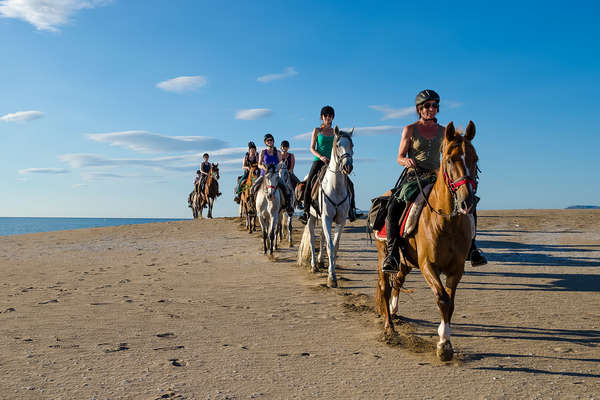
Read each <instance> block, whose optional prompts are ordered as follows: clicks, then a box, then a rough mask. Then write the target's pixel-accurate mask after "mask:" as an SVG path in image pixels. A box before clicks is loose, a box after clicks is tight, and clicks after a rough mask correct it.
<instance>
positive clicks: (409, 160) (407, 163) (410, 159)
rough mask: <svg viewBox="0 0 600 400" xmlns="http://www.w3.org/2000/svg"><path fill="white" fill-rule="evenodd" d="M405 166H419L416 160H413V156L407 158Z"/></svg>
mask: <svg viewBox="0 0 600 400" xmlns="http://www.w3.org/2000/svg"><path fill="white" fill-rule="evenodd" d="M404 166H405V167H406V168H417V164H416V163H415V160H413V159H412V158H405V159H404Z"/></svg>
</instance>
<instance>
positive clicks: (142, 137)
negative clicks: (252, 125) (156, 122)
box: [87, 131, 227, 153]
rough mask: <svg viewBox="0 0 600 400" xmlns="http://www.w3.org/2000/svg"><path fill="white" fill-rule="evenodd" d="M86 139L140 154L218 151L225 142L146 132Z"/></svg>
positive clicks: (110, 134) (93, 136) (92, 135)
mask: <svg viewBox="0 0 600 400" xmlns="http://www.w3.org/2000/svg"><path fill="white" fill-rule="evenodd" d="M87 137H88V138H89V139H91V140H94V141H96V142H102V143H109V144H110V145H111V146H120V147H125V148H128V149H131V150H133V151H137V152H140V153H176V152H194V151H207V150H213V149H220V148H223V147H225V146H226V145H227V142H225V141H223V140H221V139H216V138H212V137H208V136H165V135H160V134H157V133H151V132H147V131H123V132H111V133H91V134H88V135H87Z"/></svg>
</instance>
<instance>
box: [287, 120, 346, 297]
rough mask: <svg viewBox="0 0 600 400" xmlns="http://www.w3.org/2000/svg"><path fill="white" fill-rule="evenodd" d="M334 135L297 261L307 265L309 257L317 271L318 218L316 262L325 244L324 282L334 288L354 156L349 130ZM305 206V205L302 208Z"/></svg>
mask: <svg viewBox="0 0 600 400" xmlns="http://www.w3.org/2000/svg"><path fill="white" fill-rule="evenodd" d="M334 132H335V137H334V140H333V148H332V150H331V160H330V161H329V165H328V166H327V171H326V172H325V175H324V177H323V181H322V182H321V183H320V186H319V189H318V196H317V206H318V208H319V209H318V210H315V208H314V207H311V209H310V210H311V211H310V216H309V219H308V223H307V224H306V227H305V228H304V233H303V234H302V241H301V242H300V246H299V249H298V264H299V265H301V266H306V265H307V264H308V260H309V259H310V266H311V267H312V270H313V272H317V271H318V267H317V257H316V254H315V225H316V223H317V220H318V219H319V218H321V225H322V231H321V246H320V247H321V249H320V252H319V265H322V262H323V243H325V245H326V247H327V257H328V261H329V270H328V277H327V285H328V286H329V287H337V278H336V275H335V256H336V253H337V249H338V248H339V244H340V239H341V237H342V230H343V229H344V225H345V224H346V218H347V217H348V211H349V210H350V196H351V194H350V188H349V186H348V178H347V176H348V174H350V173H351V172H352V169H353V161H352V157H353V155H354V144H353V142H352V133H353V132H354V129H352V131H350V132H344V131H340V130H339V128H338V127H337V126H336V127H335V130H334ZM310 186H312V185H311V184H310V182H307V185H306V188H305V190H311V188H310ZM306 206H307V205H306V204H305V207H306ZM334 222H335V236H332V229H333V223H334Z"/></svg>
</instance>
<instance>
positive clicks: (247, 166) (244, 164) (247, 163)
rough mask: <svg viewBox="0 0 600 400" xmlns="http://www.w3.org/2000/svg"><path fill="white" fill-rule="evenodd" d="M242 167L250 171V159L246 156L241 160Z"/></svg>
mask: <svg viewBox="0 0 600 400" xmlns="http://www.w3.org/2000/svg"><path fill="white" fill-rule="evenodd" d="M242 169H245V170H248V171H250V160H248V156H244V159H243V160H242Z"/></svg>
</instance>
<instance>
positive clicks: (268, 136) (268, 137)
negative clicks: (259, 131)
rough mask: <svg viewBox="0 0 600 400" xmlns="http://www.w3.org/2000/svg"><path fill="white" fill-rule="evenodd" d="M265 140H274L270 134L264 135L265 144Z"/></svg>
mask: <svg viewBox="0 0 600 400" xmlns="http://www.w3.org/2000/svg"><path fill="white" fill-rule="evenodd" d="M267 139H273V140H275V139H274V138H273V135H271V134H270V133H267V134H266V135H265V138H264V141H265V142H266V141H267Z"/></svg>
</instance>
